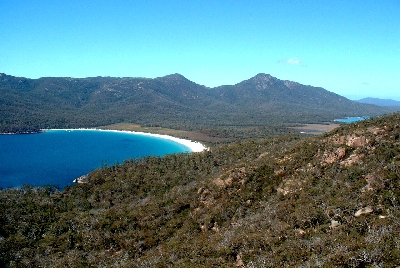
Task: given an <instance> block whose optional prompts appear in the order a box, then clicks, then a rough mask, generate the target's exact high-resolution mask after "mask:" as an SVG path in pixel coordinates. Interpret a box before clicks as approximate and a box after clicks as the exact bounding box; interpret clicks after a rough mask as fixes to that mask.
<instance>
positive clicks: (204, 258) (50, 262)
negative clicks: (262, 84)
mask: <svg viewBox="0 0 400 268" xmlns="http://www.w3.org/2000/svg"><path fill="white" fill-rule="evenodd" d="M399 122H400V115H399V114H394V115H391V116H386V117H382V118H375V119H371V120H367V121H365V122H361V123H356V124H352V125H347V126H343V127H340V128H338V129H336V130H334V131H333V132H331V133H327V134H325V135H321V136H318V137H313V138H299V137H296V136H279V137H274V138H268V139H264V140H258V141H243V142H236V143H231V144H227V145H219V146H216V145H215V146H213V147H212V148H211V150H210V151H206V152H202V153H192V154H174V155H167V156H165V157H147V158H143V159H141V160H129V161H126V162H125V163H123V164H120V165H116V166H110V167H104V168H102V169H98V170H95V171H93V172H92V173H91V174H89V176H88V182H87V183H82V184H77V185H74V186H72V187H69V188H67V189H65V190H64V191H63V192H60V191H57V190H55V189H52V188H50V187H46V188H32V187H29V186H26V187H23V188H21V189H5V190H2V191H1V192H0V212H1V213H0V264H5V265H8V266H10V267H64V266H65V267H91V266H92V267H99V266H102V267H235V265H238V266H241V264H243V265H242V266H244V267H375V266H377V267H396V266H398V265H400V262H399V260H400V237H399V236H398V234H399V233H400V224H399V222H400V209H399V205H400V202H399V199H400V156H399V155H400V154H399V153H400V151H399V145H400V140H399V138H398V137H399V134H400V123H399ZM362 209H363V210H362ZM359 211H364V212H363V213H361V214H360V215H357V214H356V212H359Z"/></svg>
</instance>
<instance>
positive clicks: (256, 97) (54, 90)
mask: <svg viewBox="0 0 400 268" xmlns="http://www.w3.org/2000/svg"><path fill="white" fill-rule="evenodd" d="M0 93H1V94H0V132H30V131H33V132H34V131H37V130H38V129H44V128H76V127H97V126H102V125H108V124H113V123H121V122H125V123H135V124H139V125H142V126H161V127H167V128H174V129H181V130H201V129H206V128H214V129H215V128H221V127H222V128H224V127H227V126H241V127H247V126H265V125H270V126H272V125H274V126H277V125H278V126H279V125H282V124H293V123H316V122H322V121H330V120H333V119H335V118H340V117H344V116H360V115H369V116H374V115H381V114H384V113H390V112H393V111H394V109H392V108H387V107H378V106H374V105H367V104H360V103H357V102H353V101H350V100H348V99H346V98H344V97H341V96H339V95H337V94H334V93H331V92H329V91H327V90H325V89H323V88H316V87H312V86H305V85H301V84H298V83H295V82H290V81H282V80H279V79H277V78H274V77H272V76H270V75H266V74H258V75H257V76H255V77H253V78H251V79H249V80H246V81H243V82H241V83H238V84H236V85H232V86H221V87H216V88H207V87H205V86H202V85H198V84H196V83H194V82H192V81H189V80H188V79H186V78H185V77H183V76H182V75H179V74H173V75H168V76H164V77H159V78H155V79H149V78H115V77H92V78H79V79H78V78H60V77H59V78H57V77H46V78H39V79H27V78H22V77H13V76H10V75H6V74H0Z"/></svg>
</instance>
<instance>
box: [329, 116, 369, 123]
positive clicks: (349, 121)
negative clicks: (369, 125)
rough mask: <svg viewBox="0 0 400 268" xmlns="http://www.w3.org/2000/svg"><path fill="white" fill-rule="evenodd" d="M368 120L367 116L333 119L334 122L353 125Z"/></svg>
mask: <svg viewBox="0 0 400 268" xmlns="http://www.w3.org/2000/svg"><path fill="white" fill-rule="evenodd" d="M368 118H369V116H356V117H346V118H340V119H335V121H336V122H340V123H354V122H358V121H362V120H365V119H368Z"/></svg>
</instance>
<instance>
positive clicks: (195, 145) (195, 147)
mask: <svg viewBox="0 0 400 268" xmlns="http://www.w3.org/2000/svg"><path fill="white" fill-rule="evenodd" d="M47 130H63V131H74V130H95V131H107V132H117V133H128V134H134V135H143V136H149V137H154V138H160V139H165V140H170V141H174V142H176V143H179V144H181V145H184V146H186V147H188V148H189V150H190V151H191V153H198V152H203V151H208V150H209V148H207V147H205V146H204V145H203V144H202V143H200V142H198V141H192V140H187V139H182V138H177V137H174V136H170V135H164V134H154V133H146V132H139V131H131V130H115V129H102V128H65V129H64V128H63V129H54V128H53V129H42V130H41V131H47Z"/></svg>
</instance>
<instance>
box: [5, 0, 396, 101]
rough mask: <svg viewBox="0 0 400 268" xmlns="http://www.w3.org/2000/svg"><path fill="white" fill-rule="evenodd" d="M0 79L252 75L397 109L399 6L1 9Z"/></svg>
mask: <svg viewBox="0 0 400 268" xmlns="http://www.w3.org/2000/svg"><path fill="white" fill-rule="evenodd" d="M0 14H1V15H0V73H6V74H9V75H13V76H21V77H28V78H39V77H48V76H53V77H77V78H83V77H94V76H113V77H148V78H155V77H161V76H165V75H169V74H173V73H180V74H182V75H183V76H185V77H186V78H187V79H189V80H191V81H193V82H196V83H198V84H201V85H205V86H208V87H215V86H220V85H233V84H236V83H239V82H241V81H243V80H246V79H249V78H251V77H253V76H255V75H257V74H258V73H266V74H270V75H272V76H274V77H276V78H278V79H282V80H290V81H295V82H299V83H301V84H305V85H312V86H316V87H323V88H325V89H327V90H329V91H331V92H334V93H337V94H339V95H342V96H345V97H348V98H350V99H360V98H364V97H377V98H391V99H395V100H400V93H399V92H400V90H399V89H400V15H399V14H400V1H399V0H379V1H377V0H351V1H349V0H346V1H344V0H335V1H332V0H329V1H328V0H291V1H287V0H232V1H228V0H224V1H222V0H212V1H209V0H203V1H200V0H190V1H188V0H187V1H183V0H169V1H167V0H148V1H142V0H113V1H111V0H96V1H95V0H79V1H77V0H69V1H65V0H62V1H61V0H12V1H7V0H0Z"/></svg>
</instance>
